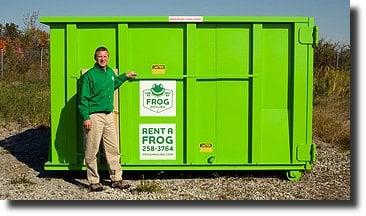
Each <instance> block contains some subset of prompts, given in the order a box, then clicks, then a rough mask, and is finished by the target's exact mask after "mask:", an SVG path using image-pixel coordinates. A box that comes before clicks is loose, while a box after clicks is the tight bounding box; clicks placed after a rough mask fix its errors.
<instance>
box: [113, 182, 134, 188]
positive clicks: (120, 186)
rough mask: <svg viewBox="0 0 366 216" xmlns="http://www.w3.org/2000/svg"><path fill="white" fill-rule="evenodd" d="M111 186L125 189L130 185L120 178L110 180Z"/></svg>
mask: <svg viewBox="0 0 366 216" xmlns="http://www.w3.org/2000/svg"><path fill="white" fill-rule="evenodd" d="M111 187H112V188H119V189H127V188H129V187H131V185H130V184H127V183H126V182H124V181H123V180H120V181H112V184H111Z"/></svg>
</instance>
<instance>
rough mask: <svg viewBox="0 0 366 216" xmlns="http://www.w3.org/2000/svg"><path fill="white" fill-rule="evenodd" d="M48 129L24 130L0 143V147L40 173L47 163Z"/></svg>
mask: <svg viewBox="0 0 366 216" xmlns="http://www.w3.org/2000/svg"><path fill="white" fill-rule="evenodd" d="M49 139H50V128H49V127H48V126H43V125H42V126H39V127H36V128H31V129H28V130H25V131H23V132H21V133H18V134H15V135H14V136H11V137H7V138H6V139H3V140H1V141H0V146H1V147H3V148H4V149H6V150H7V151H8V152H9V153H11V154H12V155H13V156H14V157H15V158H16V159H17V160H18V161H20V162H22V163H24V164H26V165H27V166H28V167H30V168H31V169H33V170H35V171H37V172H39V173H42V172H44V170H43V164H44V163H45V162H46V161H47V155H48V146H49Z"/></svg>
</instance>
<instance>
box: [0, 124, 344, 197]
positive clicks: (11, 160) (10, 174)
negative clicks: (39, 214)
mask: <svg viewBox="0 0 366 216" xmlns="http://www.w3.org/2000/svg"><path fill="white" fill-rule="evenodd" d="M7 128H12V129H6V128H5V127H0V170H1V172H0V199H2V200H4V199H7V200H351V187H350V185H351V178H350V150H349V149H344V148H342V147H338V146H336V145H333V144H329V143H324V142H321V141H319V140H317V139H314V142H315V143H316V144H317V162H316V164H315V165H314V167H313V169H312V170H311V171H310V172H306V173H304V175H303V177H302V179H301V180H300V181H299V182H290V181H288V180H287V179H285V178H284V175H283V173H281V172H273V171H268V172H264V171H260V172H259V171H256V172H253V171H250V172H249V171H245V172H244V171H235V172H184V173H182V172H159V173H157V172H140V173H138V172H128V171H126V172H124V178H125V179H126V181H127V182H128V183H130V184H131V185H132V186H131V188H130V189H128V190H123V191H122V190H118V189H112V188H110V187H109V186H108V175H107V173H105V172H102V173H101V176H102V178H103V182H102V183H103V184H105V186H104V187H105V190H104V191H103V192H89V191H88V188H87V181H86V179H85V176H86V174H85V172H45V171H44V170H43V168H42V167H43V163H44V162H45V161H46V160H47V154H48V153H47V151H48V143H49V132H50V130H49V128H45V127H39V128H21V127H19V126H17V125H11V126H9V125H8V126H7ZM142 179H144V180H142ZM142 183H150V184H151V185H153V186H154V187H152V189H151V191H150V192H149V191H148V187H141V184H142ZM141 188H142V189H143V191H140V190H139V189H141Z"/></svg>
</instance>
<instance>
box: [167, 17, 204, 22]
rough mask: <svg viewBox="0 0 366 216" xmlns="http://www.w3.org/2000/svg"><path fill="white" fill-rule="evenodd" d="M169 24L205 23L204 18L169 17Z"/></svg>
mask: <svg viewBox="0 0 366 216" xmlns="http://www.w3.org/2000/svg"><path fill="white" fill-rule="evenodd" d="M169 22H203V16H169Z"/></svg>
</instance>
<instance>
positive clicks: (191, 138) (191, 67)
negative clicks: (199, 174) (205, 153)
mask: <svg viewBox="0 0 366 216" xmlns="http://www.w3.org/2000/svg"><path fill="white" fill-rule="evenodd" d="M196 28H197V26H196V24H187V44H186V45H187V56H186V59H187V61H186V64H187V66H186V69H187V71H186V74H187V78H186V90H185V94H186V97H185V99H186V107H185V108H184V109H186V116H185V117H186V119H184V120H185V122H186V134H185V135H186V136H187V137H186V143H184V145H185V146H186V149H185V150H186V155H185V156H186V158H187V159H189V158H192V157H193V156H194V155H195V146H196V127H195V125H196V121H197V118H196V117H195V115H196V109H195V106H196V92H197V91H196V89H195V86H196V78H195V75H196V52H197V49H196V39H197V37H196V33H197V32H196V31H197V30H196ZM188 147H190V148H188ZM186 162H188V161H186ZM189 162H190V163H191V162H192V161H189Z"/></svg>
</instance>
